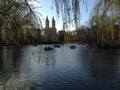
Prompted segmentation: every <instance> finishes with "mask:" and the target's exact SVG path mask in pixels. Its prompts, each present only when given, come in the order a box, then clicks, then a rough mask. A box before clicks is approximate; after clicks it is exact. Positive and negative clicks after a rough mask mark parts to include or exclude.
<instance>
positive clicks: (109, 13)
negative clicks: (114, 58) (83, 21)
mask: <svg viewBox="0 0 120 90" xmlns="http://www.w3.org/2000/svg"><path fill="white" fill-rule="evenodd" d="M119 20H120V1H119V0H114V1H113V0H109V1H108V0H100V1H98V2H97V4H96V5H95V7H94V9H93V13H92V14H91V18H90V25H91V27H92V26H96V27H97V28H96V35H97V38H96V41H97V45H98V46H106V45H120V38H116V37H119V36H120V33H119V32H120V28H118V27H119V26H120V21H119Z"/></svg>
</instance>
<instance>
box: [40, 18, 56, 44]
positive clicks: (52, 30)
mask: <svg viewBox="0 0 120 90" xmlns="http://www.w3.org/2000/svg"><path fill="white" fill-rule="evenodd" d="M55 24H56V22H55V19H54V17H53V18H52V27H50V25H49V19H48V17H46V20H45V28H44V29H43V30H41V37H42V40H43V41H45V42H57V41H58V38H57V29H56V25H55Z"/></svg>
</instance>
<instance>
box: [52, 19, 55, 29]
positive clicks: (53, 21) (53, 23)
mask: <svg viewBox="0 0 120 90" xmlns="http://www.w3.org/2000/svg"><path fill="white" fill-rule="evenodd" d="M52 28H55V19H54V17H53V18H52Z"/></svg>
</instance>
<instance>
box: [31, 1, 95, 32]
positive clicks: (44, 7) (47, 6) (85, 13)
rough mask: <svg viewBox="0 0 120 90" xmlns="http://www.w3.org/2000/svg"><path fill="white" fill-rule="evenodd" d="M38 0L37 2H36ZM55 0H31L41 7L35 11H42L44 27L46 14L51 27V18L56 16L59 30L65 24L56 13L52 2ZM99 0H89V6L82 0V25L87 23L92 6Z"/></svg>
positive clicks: (33, 3) (34, 4)
mask: <svg viewBox="0 0 120 90" xmlns="http://www.w3.org/2000/svg"><path fill="white" fill-rule="evenodd" d="M36 1H37V2H36ZM52 1H53V0H33V1H32V2H29V3H30V4H32V5H33V6H35V7H40V8H37V9H35V11H37V12H39V13H41V15H42V16H40V17H41V18H42V19H41V20H42V22H43V27H45V19H46V16H48V18H49V22H50V27H51V20H52V18H53V17H54V18H55V20H56V28H57V30H58V31H59V30H62V28H63V26H62V25H63V24H62V18H61V17H59V18H58V15H57V13H56V9H55V7H54V3H52ZM96 1H97V0H87V8H86V5H85V4H83V1H82V0H81V3H80V12H81V21H80V23H81V25H87V22H88V20H89V17H90V13H91V11H92V8H93V7H94V5H95V3H96ZM72 29H74V27H72V26H71V30H72Z"/></svg>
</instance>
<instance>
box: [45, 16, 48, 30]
mask: <svg viewBox="0 0 120 90" xmlns="http://www.w3.org/2000/svg"><path fill="white" fill-rule="evenodd" d="M45 25H46V27H45V28H46V29H49V19H48V16H47V17H46V21H45Z"/></svg>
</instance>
